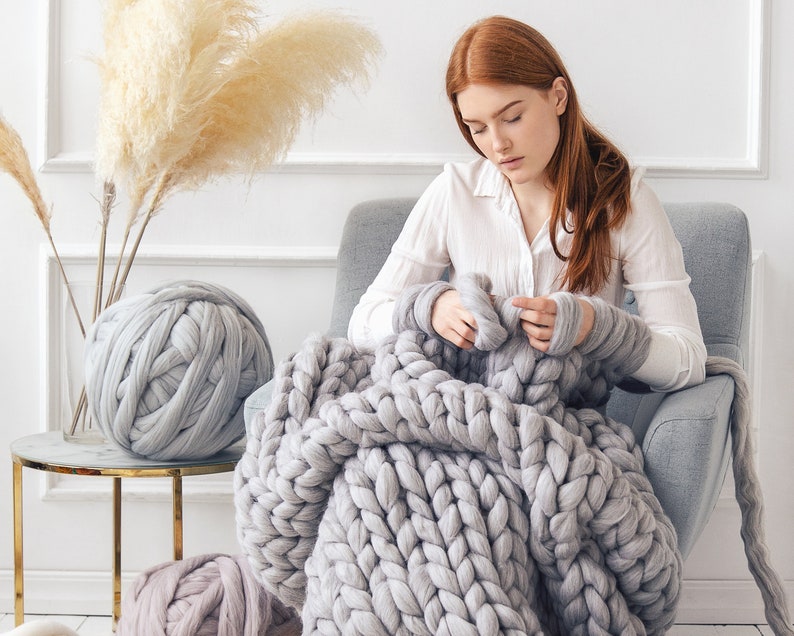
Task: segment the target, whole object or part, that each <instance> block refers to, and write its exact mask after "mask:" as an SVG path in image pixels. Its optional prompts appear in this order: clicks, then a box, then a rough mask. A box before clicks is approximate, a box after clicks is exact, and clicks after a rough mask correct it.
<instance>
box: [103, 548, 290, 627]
mask: <svg viewBox="0 0 794 636" xmlns="http://www.w3.org/2000/svg"><path fill="white" fill-rule="evenodd" d="M300 633H301V625H300V619H299V618H298V616H297V614H296V613H295V611H294V610H292V609H290V608H288V607H285V606H284V605H283V604H282V603H281V602H280V601H279V600H278V599H277V598H274V597H273V596H272V595H271V594H269V593H268V592H267V591H265V589H264V588H263V587H262V586H261V585H260V584H259V582H258V581H257V580H256V578H255V577H254V575H253V573H252V572H251V568H250V566H249V565H248V563H247V561H246V559H245V557H243V556H241V555H234V556H227V555H224V554H205V555H200V556H196V557H191V558H189V559H185V560H183V561H173V562H166V563H162V564H160V565H157V566H155V567H153V568H150V569H148V570H146V571H145V572H143V573H142V574H140V575H138V577H137V578H136V579H135V581H133V583H132V586H131V587H130V589H129V590H128V591H127V593H126V594H125V596H124V602H123V604H122V607H121V620H120V621H119V624H118V628H117V630H116V634H118V636H144V635H145V636H176V635H177V634H183V635H184V636H188V635H189V636H298V634H300Z"/></svg>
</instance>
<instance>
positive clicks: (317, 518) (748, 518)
mask: <svg viewBox="0 0 794 636" xmlns="http://www.w3.org/2000/svg"><path fill="white" fill-rule="evenodd" d="M489 287H490V286H489V284H488V280H487V278H485V277H472V278H471V279H469V280H467V281H465V282H464V283H463V284H461V285H459V287H458V289H459V291H460V293H461V298H462V300H463V302H464V304H465V305H466V306H467V308H468V309H469V310H470V311H472V313H473V314H474V315H475V317H476V319H477V323H478V333H477V340H476V342H475V348H474V349H473V350H471V351H463V350H460V349H458V348H456V347H454V346H452V345H450V344H449V343H446V342H445V341H443V340H442V339H440V338H437V337H434V336H433V335H430V334H427V333H424V332H422V331H418V330H416V326H417V325H420V324H429V322H428V321H429V316H428V314H427V312H428V311H429V307H428V303H425V302H422V298H423V297H425V298H426V297H427V295H432V294H434V293H436V292H437V291H438V290H439V289H440V288H439V287H438V286H437V285H435V284H431V285H430V286H428V288H427V289H426V290H422V289H421V288H412V289H409V290H407V291H406V293H405V294H404V295H403V297H401V298H400V299H399V300H398V303H397V305H396V312H397V313H398V315H399V318H398V319H397V321H396V323H395V327H396V328H397V329H398V330H399V333H398V334H397V335H395V336H394V337H392V338H388V339H386V340H384V341H383V342H382V343H381V345H380V346H379V347H378V349H377V350H376V352H375V354H374V355H373V354H366V353H362V352H360V351H358V350H356V349H355V348H354V347H353V346H352V344H351V343H350V342H349V341H347V340H344V339H328V338H324V337H321V336H317V337H313V338H310V339H309V340H307V342H306V343H305V344H304V347H303V348H302V349H301V350H300V351H298V352H297V353H296V354H295V355H294V356H292V357H291V358H290V359H288V360H286V361H285V362H283V363H282V364H281V365H280V367H279V368H278V369H277V371H276V376H275V388H274V394H273V401H272V403H271V405H270V407H269V408H268V409H267V410H266V411H263V412H261V413H259V414H258V415H257V416H256V417H255V418H254V421H253V426H252V430H251V432H250V435H249V438H248V445H247V449H246V452H245V453H244V455H243V457H242V459H241V461H240V462H239V464H238V466H237V469H236V472H235V505H236V509H237V527H238V537H239V540H240V544H241V545H242V546H243V549H244V551H245V553H246V554H247V555H248V558H249V561H250V562H251V564H252V567H253V570H254V572H255V573H256V574H257V576H258V577H259V579H260V580H261V581H262V583H263V584H264V585H265V586H266V587H267V588H268V589H269V590H271V591H272V592H273V593H274V594H276V595H277V596H278V597H279V598H280V599H282V600H283V601H284V602H285V603H287V604H288V605H291V606H294V607H296V608H298V609H301V610H302V620H303V624H304V629H305V631H306V632H307V633H315V632H318V633H360V634H400V633H412V634H440V633H444V634H456V636H457V635H461V636H462V635H471V636H475V635H479V634H485V635H490V634H500V633H511V634H566V635H567V634H582V635H584V634H602V633H603V634H607V633H609V634H626V635H628V634H663V633H665V632H666V631H667V629H668V628H669V627H670V626H671V624H672V623H673V621H674V618H675V611H676V607H677V603H678V598H679V592H680V583H681V565H682V564H681V556H680V553H679V552H678V547H677V540H676V535H675V530H674V528H673V526H672V524H671V523H670V521H669V519H668V518H667V517H666V515H665V514H664V512H663V511H662V509H661V506H660V505H659V502H658V500H657V499H656V497H655V496H654V494H653V490H652V488H651V485H650V483H649V482H648V479H647V477H646V475H645V473H644V472H643V459H642V454H641V451H640V449H639V447H638V446H637V444H636V442H635V439H634V436H633V434H632V432H631V429H629V428H628V427H627V426H624V425H622V424H620V423H618V422H616V421H614V420H612V419H610V418H605V417H603V416H602V415H601V414H600V412H599V411H598V410H597V409H594V408H592V407H594V406H599V405H601V404H603V402H604V401H605V399H606V397H607V395H608V393H609V390H610V388H611V387H612V386H613V384H614V383H615V382H616V381H618V380H620V379H622V378H624V377H625V376H629V375H631V373H632V372H633V371H635V370H636V369H637V368H639V366H641V364H642V363H643V361H644V360H645V358H646V356H647V355H648V349H649V339H650V334H649V331H648V328H647V326H646V325H645V323H644V322H643V321H642V319H640V318H638V317H636V316H630V315H629V314H627V313H625V312H623V311H622V310H620V309H618V308H616V307H613V306H611V305H608V304H606V303H604V302H600V301H598V300H594V299H590V300H591V301H592V302H593V306H594V309H595V314H596V319H595V327H594V329H593V330H592V332H591V333H590V335H588V337H587V338H586V339H585V341H584V342H583V343H582V344H581V345H580V346H578V347H575V348H573V341H574V339H575V331H576V330H574V329H570V330H566V332H565V333H564V334H563V335H562V336H561V337H558V338H557V339H556V340H555V342H554V347H553V348H552V349H553V352H554V354H553V355H545V354H541V353H540V352H538V351H536V350H534V349H532V348H531V347H530V346H529V344H528V340H527V338H526V337H525V335H524V334H523V333H522V332H521V331H520V328H519V317H518V313H519V311H520V310H518V309H517V308H515V307H512V305H511V303H510V300H509V299H504V298H496V299H493V302H492V300H491V299H490V297H489V295H488V293H487V289H489ZM557 308H558V320H563V321H569V320H570V321H574V322H576V321H577V320H579V317H578V316H579V314H578V312H579V307H578V302H577V301H576V299H575V298H573V297H572V296H569V297H565V298H562V299H561V300H558V306H557ZM494 320H495V321H496V324H495V323H494ZM500 334H501V335H500ZM485 343H488V344H487V346H488V347H493V348H492V349H490V350H486V349H480V348H479V347H485V346H486V344H485ZM708 369H709V372H711V373H729V374H731V375H732V376H733V377H734V378H735V380H736V382H737V387H738V390H737V399H738V403H737V404H735V413H734V417H733V419H732V422H731V424H732V431H733V440H734V445H733V451H734V475H735V479H736V482H737V499H738V501H739V504H740V508H741V510H742V536H743V538H744V541H745V547H746V553H747V557H748V563H749V566H750V570H751V572H752V573H753V576H754V577H755V579H756V582H757V584H758V586H759V589H760V590H761V593H762V596H763V598H764V603H765V608H766V613H767V618H768V620H769V623H770V625H772V626H773V628H774V629H775V631H776V633H780V634H789V633H791V628H790V627H789V624H790V621H789V619H788V610H787V608H786V602H785V595H784V593H783V589H782V586H781V584H780V580H779V578H778V577H777V575H776V573H775V572H774V570H773V569H772V568H771V566H770V564H769V560H768V554H767V551H766V545H765V543H764V538H763V523H762V513H761V510H762V506H761V503H762V502H761V496H760V491H759V490H758V480H757V477H756V475H755V471H754V468H753V466H752V452H751V450H750V448H749V439H748V436H747V434H746V433H747V426H748V412H747V405H748V401H747V394H746V388H747V385H746V380H745V378H744V375H743V371H742V370H741V368H740V367H739V366H738V365H737V364H736V363H734V362H732V361H730V360H724V359H720V358H716V359H710V362H709V365H708Z"/></svg>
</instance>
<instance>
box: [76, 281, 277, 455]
mask: <svg viewBox="0 0 794 636" xmlns="http://www.w3.org/2000/svg"><path fill="white" fill-rule="evenodd" d="M272 373H273V357H272V354H271V352H270V345H269V342H268V339H267V335H266V333H265V329H264V327H263V326H262V323H261V322H260V321H259V319H258V318H257V316H256V314H255V313H254V311H253V309H252V308H251V307H250V306H249V305H248V303H247V302H245V301H244V300H243V299H242V298H240V297H239V296H238V295H237V294H235V293H234V292H232V291H231V290H229V289H226V288H224V287H221V286H219V285H213V284H209V283H203V282H197V281H180V282H175V283H170V284H167V285H164V286H161V287H158V288H156V289H154V290H152V291H151V292H148V293H145V294H140V295H137V296H132V297H129V298H126V299H123V300H120V301H118V302H116V303H114V304H113V305H111V306H110V307H108V308H107V309H106V310H105V311H104V312H102V313H101V314H100V316H99V318H98V319H97V320H96V322H95V323H94V324H93V325H92V326H91V328H90V329H89V331H88V333H87V335H86V345H85V376H86V396H87V399H88V406H89V409H90V413H91V415H92V416H93V417H94V418H96V420H97V422H98V423H99V426H100V428H101V430H102V432H103V434H104V435H105V437H106V438H107V439H108V441H110V442H111V443H113V444H114V445H116V446H118V447H119V448H121V449H122V450H124V451H126V452H128V453H131V454H134V455H139V456H141V457H146V458H149V459H157V460H166V461H167V460H184V459H203V458H206V457H210V456H212V455H214V454H215V453H217V452H219V451H221V450H223V449H224V448H226V447H227V446H229V445H230V444H232V443H234V442H236V441H237V440H239V439H240V438H241V437H243V435H244V434H245V425H244V423H243V402H244V400H245V398H246V397H247V396H248V395H250V394H251V392H252V391H253V390H254V389H256V388H257V387H259V386H261V385H262V384H264V383H265V382H266V381H267V380H269V379H270V377H271V376H272Z"/></svg>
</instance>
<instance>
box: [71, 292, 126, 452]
mask: <svg viewBox="0 0 794 636" xmlns="http://www.w3.org/2000/svg"><path fill="white" fill-rule="evenodd" d="M122 290H123V288H122ZM108 291H109V285H104V286H103V288H102V293H101V295H100V296H98V295H97V283H96V282H95V281H74V282H70V283H68V285H63V288H62V306H61V338H62V340H61V342H62V351H61V373H60V376H61V409H60V421H61V430H62V432H63V438H64V440H66V441H67V442H74V443H78V444H103V443H104V442H105V437H104V435H103V434H102V430H101V428H100V426H99V423H98V422H97V421H96V420H95V418H94V417H92V416H91V414H90V413H89V412H88V402H87V400H86V394H85V363H84V352H85V334H86V332H87V331H88V329H89V328H90V326H91V324H92V323H93V322H94V320H95V319H96V316H97V315H98V313H99V310H98V308H101V307H102V306H103V304H104V303H105V302H106V301H107V294H108ZM75 308H76V309H77V311H75ZM78 312H79V320H78Z"/></svg>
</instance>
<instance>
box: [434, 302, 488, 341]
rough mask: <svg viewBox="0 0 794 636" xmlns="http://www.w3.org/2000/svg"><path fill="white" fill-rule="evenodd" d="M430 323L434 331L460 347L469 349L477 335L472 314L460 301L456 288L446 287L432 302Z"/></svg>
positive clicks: (475, 323) (475, 322)
mask: <svg viewBox="0 0 794 636" xmlns="http://www.w3.org/2000/svg"><path fill="white" fill-rule="evenodd" d="M430 323H431V324H432V326H433V329H435V330H436V333H437V334H438V335H439V336H441V337H442V338H444V339H445V340H448V341H449V342H451V343H452V344H454V345H456V346H458V347H460V348H461V349H471V348H472V347H473V346H474V339H475V337H476V335H477V333H476V332H477V321H476V320H475V319H474V315H473V314H472V313H471V312H470V311H468V310H467V309H466V308H464V307H463V305H462V304H461V302H460V294H459V293H458V291H457V290H456V289H448V290H447V291H445V292H444V293H443V294H441V295H440V296H439V297H438V298H437V299H436V302H435V303H434V304H433V311H432V314H431V316H430Z"/></svg>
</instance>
